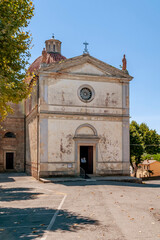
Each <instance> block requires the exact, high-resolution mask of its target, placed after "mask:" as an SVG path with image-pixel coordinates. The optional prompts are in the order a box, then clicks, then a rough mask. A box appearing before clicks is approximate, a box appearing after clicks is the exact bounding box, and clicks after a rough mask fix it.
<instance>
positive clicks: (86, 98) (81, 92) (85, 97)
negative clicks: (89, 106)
mask: <svg viewBox="0 0 160 240" xmlns="http://www.w3.org/2000/svg"><path fill="white" fill-rule="evenodd" d="M78 96H79V98H80V100H81V101H83V102H90V101H92V100H93V98H94V90H93V88H92V87H91V86H89V85H83V86H81V87H80V88H79V89H78Z"/></svg>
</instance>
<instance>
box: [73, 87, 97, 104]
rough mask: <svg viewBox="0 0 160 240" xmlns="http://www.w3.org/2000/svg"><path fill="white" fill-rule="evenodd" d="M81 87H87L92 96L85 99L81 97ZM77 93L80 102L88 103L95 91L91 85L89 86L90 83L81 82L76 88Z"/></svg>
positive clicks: (93, 96)
mask: <svg viewBox="0 0 160 240" xmlns="http://www.w3.org/2000/svg"><path fill="white" fill-rule="evenodd" d="M83 88H88V89H89V90H90V91H91V92H92V96H91V98H90V99H88V100H85V99H83V98H82V97H81V95H80V92H81V90H82V89H83ZM77 95H78V97H79V99H80V100H81V101H82V102H85V103H89V102H91V101H92V100H93V99H94V98H95V91H94V89H93V87H91V86H90V85H88V84H83V85H81V86H80V87H79V88H78V91H77Z"/></svg>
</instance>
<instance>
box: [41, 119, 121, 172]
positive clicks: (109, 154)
mask: <svg viewBox="0 0 160 240" xmlns="http://www.w3.org/2000/svg"><path fill="white" fill-rule="evenodd" d="M42 124H44V125H45V131H41V134H42V135H41V141H42V142H41V151H40V152H41V155H40V162H41V167H40V169H41V174H42V175H43V173H42V172H45V171H48V172H54V173H55V172H57V174H66V173H67V174H70V175H72V174H76V173H77V169H78V166H77V159H75V156H76V149H75V140H74V136H75V132H76V129H77V128H78V127H79V126H81V125H82V124H90V125H92V126H93V127H94V128H95V129H96V130H97V134H98V137H99V138H100V140H99V143H98V145H97V146H98V149H97V154H98V156H97V159H96V174H105V173H111V171H113V170H115V171H121V173H122V123H121V122H118V121H115V122H112V121H106V120H105V121H104V120H101V121H95V120H94V121H91V120H86V119H84V120H78V119H77V120H75V119H56V118H51V117H50V118H44V119H43V120H42ZM46 131H47V133H46ZM46 134H47V135H48V136H47V137H48V142H47V141H46ZM86 144H87V142H86ZM70 163H71V164H70ZM71 166H72V167H71ZM55 174H56V173H55Z"/></svg>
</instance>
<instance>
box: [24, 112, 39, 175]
mask: <svg viewBox="0 0 160 240" xmlns="http://www.w3.org/2000/svg"><path fill="white" fill-rule="evenodd" d="M37 134H38V128H37V117H34V118H33V119H31V120H30V121H27V122H26V172H27V173H29V174H32V175H33V176H34V177H36V178H37V174H38V172H37V171H38V168H37V167H38V165H37Z"/></svg>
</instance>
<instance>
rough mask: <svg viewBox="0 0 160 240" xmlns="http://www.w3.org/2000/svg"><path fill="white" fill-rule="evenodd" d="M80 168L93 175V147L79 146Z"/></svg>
mask: <svg viewBox="0 0 160 240" xmlns="http://www.w3.org/2000/svg"><path fill="white" fill-rule="evenodd" d="M80 167H81V168H83V169H84V170H85V171H86V173H88V174H93V146H80Z"/></svg>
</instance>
